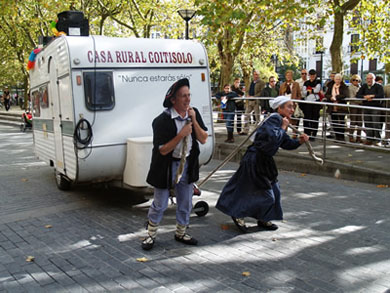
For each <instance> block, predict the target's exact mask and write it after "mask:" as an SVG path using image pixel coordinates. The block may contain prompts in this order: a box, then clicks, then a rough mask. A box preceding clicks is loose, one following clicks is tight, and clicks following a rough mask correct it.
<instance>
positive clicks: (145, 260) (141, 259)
mask: <svg viewBox="0 0 390 293" xmlns="http://www.w3.org/2000/svg"><path fill="white" fill-rule="evenodd" d="M137 261H139V262H147V261H149V260H148V259H147V258H146V257H139V258H137Z"/></svg>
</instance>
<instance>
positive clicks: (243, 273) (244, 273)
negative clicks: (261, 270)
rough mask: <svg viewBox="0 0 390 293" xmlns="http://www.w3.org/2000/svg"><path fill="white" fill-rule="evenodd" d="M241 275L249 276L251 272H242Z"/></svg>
mask: <svg viewBox="0 0 390 293" xmlns="http://www.w3.org/2000/svg"><path fill="white" fill-rule="evenodd" d="M242 275H243V276H244V277H249V276H250V275H251V273H250V272H242Z"/></svg>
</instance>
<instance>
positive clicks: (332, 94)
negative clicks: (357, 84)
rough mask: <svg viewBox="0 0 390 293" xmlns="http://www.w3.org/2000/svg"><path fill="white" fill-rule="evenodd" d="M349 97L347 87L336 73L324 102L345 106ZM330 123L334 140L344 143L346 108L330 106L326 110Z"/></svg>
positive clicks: (329, 84)
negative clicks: (334, 136)
mask: <svg viewBox="0 0 390 293" xmlns="http://www.w3.org/2000/svg"><path fill="white" fill-rule="evenodd" d="M348 96H349V90H348V86H347V85H346V84H345V83H344V81H343V77H342V76H341V74H339V73H337V74H336V75H335V76H334V79H333V81H331V82H329V83H328V87H327V90H326V93H325V98H326V101H327V102H329V103H333V104H345V103H346V102H345V99H346V98H348ZM328 111H329V113H330V115H331V123H332V124H333V125H332V126H333V129H334V131H335V135H336V140H339V141H344V132H345V114H346V113H347V112H348V111H347V108H346V107H337V106H331V107H329V108H328Z"/></svg>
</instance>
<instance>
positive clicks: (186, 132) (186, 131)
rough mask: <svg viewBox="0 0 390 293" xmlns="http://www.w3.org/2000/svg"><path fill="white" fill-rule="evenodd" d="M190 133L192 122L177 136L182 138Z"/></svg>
mask: <svg viewBox="0 0 390 293" xmlns="http://www.w3.org/2000/svg"><path fill="white" fill-rule="evenodd" d="M191 133H192V122H190V123H187V124H186V125H184V126H183V128H182V129H181V130H180V132H179V135H180V136H181V137H182V138H183V137H186V136H188V135H190V134H191Z"/></svg>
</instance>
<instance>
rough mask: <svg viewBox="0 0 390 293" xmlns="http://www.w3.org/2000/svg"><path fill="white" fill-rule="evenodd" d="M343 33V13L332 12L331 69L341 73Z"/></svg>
mask: <svg viewBox="0 0 390 293" xmlns="http://www.w3.org/2000/svg"><path fill="white" fill-rule="evenodd" d="M343 34H344V13H343V12H335V13H334V32H333V40H332V44H331V45H330V55H331V57H332V71H333V72H337V73H342V72H341V71H342V68H343V63H342V59H341V47H342V44H343Z"/></svg>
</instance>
